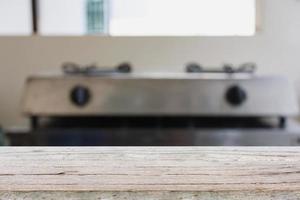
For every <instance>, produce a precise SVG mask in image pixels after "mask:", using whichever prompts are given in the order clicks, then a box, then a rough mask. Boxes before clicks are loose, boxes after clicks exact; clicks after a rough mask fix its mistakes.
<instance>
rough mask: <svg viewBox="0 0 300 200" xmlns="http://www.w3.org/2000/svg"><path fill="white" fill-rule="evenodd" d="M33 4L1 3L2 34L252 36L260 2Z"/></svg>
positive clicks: (50, 0)
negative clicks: (33, 32) (34, 31)
mask: <svg viewBox="0 0 300 200" xmlns="http://www.w3.org/2000/svg"><path fill="white" fill-rule="evenodd" d="M33 2H37V6H34V5H36V4H33V5H31V0H0V23H1V24H3V25H1V26H0V34H30V33H32V29H34V30H38V33H39V34H41V35H86V34H98V35H111V36H234V35H239V36H251V35H254V34H255V28H256V24H255V23H256V10H255V8H256V5H255V4H256V0H34V1H33ZM31 6H32V7H33V8H37V9H31ZM35 10H37V12H33V14H32V13H31V12H32V11H35ZM31 16H36V17H33V19H34V20H32V17H31ZM37 18H38V19H37ZM36 22H37V23H36ZM32 24H34V25H32Z"/></svg>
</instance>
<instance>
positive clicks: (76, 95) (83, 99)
mask: <svg viewBox="0 0 300 200" xmlns="http://www.w3.org/2000/svg"><path fill="white" fill-rule="evenodd" d="M70 99H71V101H72V103H73V104H74V105H76V106H79V107H84V106H86V105H87V104H88V103H89V102H90V99H91V92H90V90H89V89H88V88H87V87H85V86H76V87H74V88H73V89H72V90H71V94H70Z"/></svg>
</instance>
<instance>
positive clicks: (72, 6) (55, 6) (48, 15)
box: [39, 0, 86, 35]
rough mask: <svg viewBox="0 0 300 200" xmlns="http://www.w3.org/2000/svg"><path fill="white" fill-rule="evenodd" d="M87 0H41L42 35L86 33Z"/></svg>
mask: <svg viewBox="0 0 300 200" xmlns="http://www.w3.org/2000/svg"><path fill="white" fill-rule="evenodd" d="M85 1H86V0H39V33H40V34H41V35H84V34H85V33H86V16H85Z"/></svg>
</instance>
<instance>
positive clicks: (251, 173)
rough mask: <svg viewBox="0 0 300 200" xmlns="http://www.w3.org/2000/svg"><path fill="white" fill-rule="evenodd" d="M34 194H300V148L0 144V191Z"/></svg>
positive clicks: (4, 195) (11, 195)
mask: <svg viewBox="0 0 300 200" xmlns="http://www.w3.org/2000/svg"><path fill="white" fill-rule="evenodd" d="M36 195H43V198H45V199H47V196H49V199H50V197H51V198H53V197H54V196H55V195H57V197H58V198H59V197H62V195H66V196H65V197H64V199H77V198H78V199H98V198H100V199H101V198H102V197H103V196H102V195H104V196H105V197H107V199H132V198H133V197H132V196H130V195H135V196H134V197H135V198H137V199H139V198H138V197H143V198H142V199H147V198H148V199H153V198H154V199H170V198H174V199H177V198H179V199H180V198H181V199H182V198H186V199H197V197H201V198H202V197H205V199H240V198H241V199H248V197H249V199H253V198H254V199H257V198H259V199H300V148H296V147H295V148H293V147H291V148H287V147H283V148H281V147H264V148H256V147H255V148H248V147H172V148H170V147H141V148H139V147H125V148H123V147H103V148H102V147H93V148H90V147H86V148H81V147H78V148H49V147H46V148H43V147H33V148H32V147H27V148H26V147H24V148H23V147H21V148H11V147H3V148H0V199H32V198H34V197H36V198H37V196H36ZM82 195H83V196H82ZM92 195H94V196H92ZM251 195H252V196H251ZM17 197H18V198H17ZM19 197H20V198H19ZM22 197H24V198H22ZM75 197H76V198H75ZM79 197H80V198H79ZM242 197H243V198H242ZM271 197H272V198H271ZM38 198H41V196H39V197H38ZM103 198H104V197H103ZM103 198H102V199H103ZM104 199H105V198H104Z"/></svg>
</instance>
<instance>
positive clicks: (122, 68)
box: [117, 63, 132, 73]
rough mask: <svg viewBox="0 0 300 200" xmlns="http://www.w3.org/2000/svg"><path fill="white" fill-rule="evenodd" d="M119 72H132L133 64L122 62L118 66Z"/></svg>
mask: <svg viewBox="0 0 300 200" xmlns="http://www.w3.org/2000/svg"><path fill="white" fill-rule="evenodd" d="M117 72H119V73H130V72H132V66H131V64H130V63H122V64H120V65H119V66H118V67H117Z"/></svg>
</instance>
